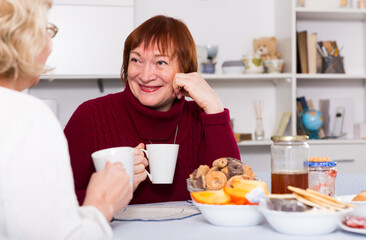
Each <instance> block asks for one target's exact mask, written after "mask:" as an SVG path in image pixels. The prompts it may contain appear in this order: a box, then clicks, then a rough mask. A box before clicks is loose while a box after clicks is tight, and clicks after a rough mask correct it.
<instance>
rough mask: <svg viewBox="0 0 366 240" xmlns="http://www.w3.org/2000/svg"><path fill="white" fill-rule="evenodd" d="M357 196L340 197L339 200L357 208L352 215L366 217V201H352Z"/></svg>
mask: <svg viewBox="0 0 366 240" xmlns="http://www.w3.org/2000/svg"><path fill="white" fill-rule="evenodd" d="M355 196H356V195H345V196H339V197H338V199H339V200H340V201H343V202H346V203H350V204H352V205H355V206H356V207H355V209H353V211H352V212H351V214H352V215H358V216H362V217H366V201H352V199H353V198H354V197H355Z"/></svg>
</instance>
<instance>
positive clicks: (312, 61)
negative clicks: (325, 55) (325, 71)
mask: <svg viewBox="0 0 366 240" xmlns="http://www.w3.org/2000/svg"><path fill="white" fill-rule="evenodd" d="M317 38H318V37H317V34H316V33H312V34H308V36H307V44H308V45H307V49H308V73H310V74H316V72H317V52H318V51H317V47H316V45H317Z"/></svg>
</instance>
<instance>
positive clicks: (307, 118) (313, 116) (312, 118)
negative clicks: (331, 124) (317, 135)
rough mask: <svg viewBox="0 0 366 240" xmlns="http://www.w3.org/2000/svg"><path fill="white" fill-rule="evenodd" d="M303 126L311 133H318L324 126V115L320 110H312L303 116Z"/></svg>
mask: <svg viewBox="0 0 366 240" xmlns="http://www.w3.org/2000/svg"><path fill="white" fill-rule="evenodd" d="M302 123H303V126H304V127H305V128H306V129H307V130H309V131H317V130H319V129H320V128H321V127H322V125H323V114H322V113H321V112H319V111H318V110H314V109H310V110H308V111H306V112H305V113H304V114H303V116H302Z"/></svg>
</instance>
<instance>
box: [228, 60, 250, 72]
mask: <svg viewBox="0 0 366 240" xmlns="http://www.w3.org/2000/svg"><path fill="white" fill-rule="evenodd" d="M222 72H223V73H224V74H243V73H244V72H245V65H244V63H243V61H240V60H239V61H225V62H224V63H223V64H222Z"/></svg>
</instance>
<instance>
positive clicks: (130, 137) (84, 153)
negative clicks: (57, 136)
mask: <svg viewBox="0 0 366 240" xmlns="http://www.w3.org/2000/svg"><path fill="white" fill-rule="evenodd" d="M121 78H122V81H123V82H124V83H125V84H126V87H125V89H124V91H123V92H119V93H116V94H110V95H107V96H104V97H100V98H97V99H93V100H89V101H87V102H85V103H83V104H81V105H80V106H79V107H78V109H77V110H76V111H75V113H74V114H73V116H72V117H71V119H70V121H69V122H68V124H67V126H66V128H65V134H66V137H67V139H68V142H69V149H70V156H71V164H72V168H73V172H74V178H75V190H76V193H77V196H78V200H79V203H80V204H81V203H82V202H83V200H84V194H85V189H86V186H87V184H88V182H89V178H90V176H91V174H92V173H93V172H94V171H95V169H94V166H93V163H92V159H91V156H90V155H91V153H93V152H95V151H97V150H100V149H104V148H110V147H119V146H131V147H135V148H136V153H135V169H134V171H135V174H134V189H135V191H134V196H133V199H132V201H131V202H132V203H150V202H163V201H178V200H187V199H189V198H190V197H189V193H188V191H187V185H186V179H187V178H188V177H189V174H190V173H192V172H193V171H194V170H195V169H196V168H197V167H199V166H200V165H202V164H206V165H209V166H211V165H212V162H213V161H214V160H215V159H217V158H220V157H234V158H240V154H239V149H238V146H237V143H236V141H235V138H234V135H233V132H232V129H231V126H230V115H229V110H227V109H225V108H224V107H223V105H222V103H221V101H220V99H219V97H218V96H217V95H216V93H215V92H214V91H213V90H212V88H211V87H210V86H209V85H208V84H207V82H206V81H205V80H204V79H203V78H202V77H201V76H200V74H198V73H197V55H196V48H195V43H194V40H193V37H192V35H191V33H190V31H189V30H188V28H187V26H186V25H185V24H184V23H183V22H181V21H179V20H177V19H174V18H171V17H166V16H161V15H159V16H155V17H152V18H150V19H148V20H147V21H145V22H144V23H142V24H141V25H140V26H139V27H137V28H136V29H135V30H134V31H133V32H132V33H131V34H130V35H129V36H128V37H127V39H126V41H125V46H124V53H123V65H122V70H121ZM186 96H187V97H190V98H192V99H193V100H194V101H187V100H186V99H185V97H186ZM174 142H175V143H176V144H179V153H178V159H177V165H176V170H175V175H174V180H173V184H168V185H162V184H152V183H151V182H150V181H149V180H148V179H146V173H145V168H146V167H147V166H148V162H147V160H146V158H145V157H144V155H143V153H142V151H141V150H139V149H141V148H144V146H145V144H158V143H174ZM136 146H137V147H136ZM137 186H138V188H137Z"/></svg>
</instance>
